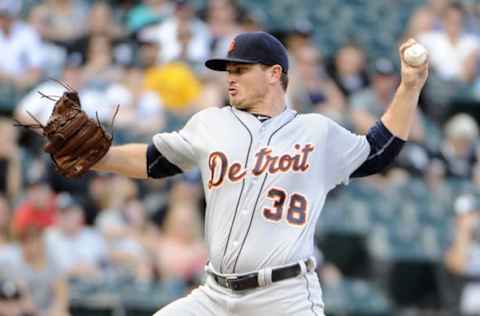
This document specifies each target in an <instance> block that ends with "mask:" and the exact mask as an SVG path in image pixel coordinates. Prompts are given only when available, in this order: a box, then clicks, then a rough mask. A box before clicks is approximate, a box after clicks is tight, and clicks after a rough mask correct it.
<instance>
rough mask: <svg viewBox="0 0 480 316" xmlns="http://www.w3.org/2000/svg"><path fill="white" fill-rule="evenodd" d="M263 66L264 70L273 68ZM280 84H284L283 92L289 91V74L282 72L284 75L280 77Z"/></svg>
mask: <svg viewBox="0 0 480 316" xmlns="http://www.w3.org/2000/svg"><path fill="white" fill-rule="evenodd" d="M261 66H262V69H263V70H265V69H267V68H270V67H272V66H269V65H261ZM280 82H281V83H282V88H283V91H287V88H288V74H287V73H285V72H283V71H282V75H281V77H280Z"/></svg>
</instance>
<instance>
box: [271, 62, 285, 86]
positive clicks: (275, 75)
mask: <svg viewBox="0 0 480 316" xmlns="http://www.w3.org/2000/svg"><path fill="white" fill-rule="evenodd" d="M269 73H270V83H275V82H280V78H281V77H282V66H280V65H273V66H272V67H270V72H269Z"/></svg>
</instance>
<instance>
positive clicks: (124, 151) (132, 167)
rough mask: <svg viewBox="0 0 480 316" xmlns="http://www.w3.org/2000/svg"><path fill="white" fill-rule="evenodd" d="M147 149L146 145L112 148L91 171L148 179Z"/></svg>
mask: <svg viewBox="0 0 480 316" xmlns="http://www.w3.org/2000/svg"><path fill="white" fill-rule="evenodd" d="M147 148H148V145H147V144H128V145H122V146H112V147H110V150H109V151H108V152H107V154H106V155H105V156H104V157H103V158H102V159H101V160H100V161H99V162H98V163H97V164H96V165H94V166H93V167H92V169H93V170H95V171H104V172H113V173H118V174H121V175H124V176H126V177H130V178H139V179H146V178H148V175H147Z"/></svg>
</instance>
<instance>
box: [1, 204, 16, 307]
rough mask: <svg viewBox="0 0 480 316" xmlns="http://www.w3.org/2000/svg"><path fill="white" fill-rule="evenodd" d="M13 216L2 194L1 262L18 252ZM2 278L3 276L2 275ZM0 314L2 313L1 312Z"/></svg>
mask: <svg viewBox="0 0 480 316" xmlns="http://www.w3.org/2000/svg"><path fill="white" fill-rule="evenodd" d="M11 218H12V214H11V210H10V207H9V205H8V201H7V199H6V198H5V196H3V195H0V264H1V262H3V261H5V260H10V258H12V257H14V256H15V255H16V253H17V252H18V249H17V246H16V245H15V244H14V243H13V241H12V234H11V231H12V230H11V227H10V226H11V225H10V224H11V223H10V221H11ZM1 280H2V276H1V275H0V281H1ZM0 305H1V304H0ZM0 315H2V314H1V313H0Z"/></svg>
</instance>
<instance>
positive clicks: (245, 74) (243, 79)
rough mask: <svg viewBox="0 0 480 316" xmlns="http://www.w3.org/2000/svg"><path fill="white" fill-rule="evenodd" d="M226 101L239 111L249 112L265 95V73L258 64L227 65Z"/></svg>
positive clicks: (266, 86)
mask: <svg viewBox="0 0 480 316" xmlns="http://www.w3.org/2000/svg"><path fill="white" fill-rule="evenodd" d="M227 73H228V99H229V101H230V104H231V105H232V106H234V107H236V108H238V109H241V110H250V109H252V108H254V107H255V105H256V104H258V103H260V102H262V100H263V99H264V97H265V95H266V94H267V88H268V85H267V77H266V71H265V70H264V69H263V68H262V67H261V66H260V65H258V64H255V65H249V64H233V63H232V64H229V65H228V66H227Z"/></svg>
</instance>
